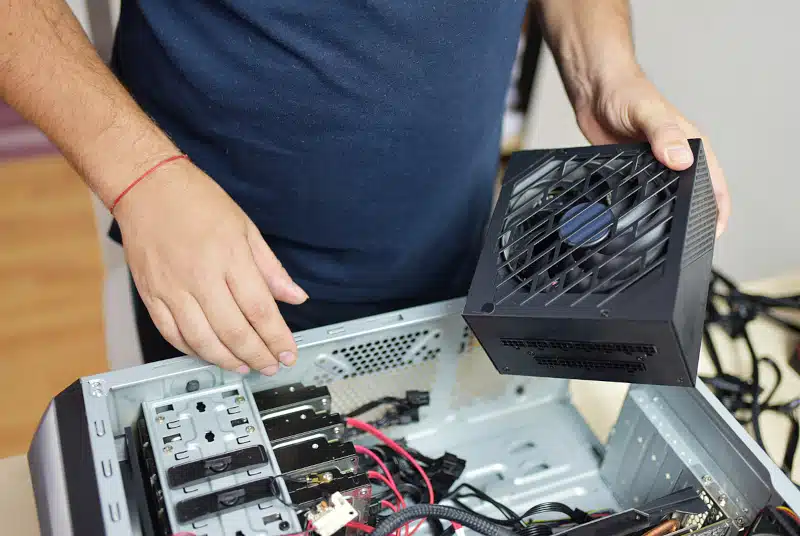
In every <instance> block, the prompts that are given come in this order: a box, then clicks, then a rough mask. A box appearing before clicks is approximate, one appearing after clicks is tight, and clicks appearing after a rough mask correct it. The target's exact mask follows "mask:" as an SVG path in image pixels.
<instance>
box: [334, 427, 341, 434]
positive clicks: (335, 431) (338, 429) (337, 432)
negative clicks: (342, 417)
mask: <svg viewBox="0 0 800 536" xmlns="http://www.w3.org/2000/svg"><path fill="white" fill-rule="evenodd" d="M340 431H341V429H340V428H339V427H338V426H337V427H336V428H334V429H333V433H334V434H336V435H339V432H340Z"/></svg>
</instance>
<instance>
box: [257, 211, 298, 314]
mask: <svg viewBox="0 0 800 536" xmlns="http://www.w3.org/2000/svg"><path fill="white" fill-rule="evenodd" d="M247 241H248V243H249V244H250V249H251V251H252V253H253V259H254V260H255V262H256V266H257V267H258V270H259V271H260V272H261V275H262V277H263V278H264V280H265V281H266V283H267V286H268V287H269V290H270V293H271V295H272V297H273V298H274V299H276V300H279V301H282V302H284V303H290V304H292V305H299V304H301V303H303V302H304V301H306V300H307V299H308V294H306V293H305V291H304V290H303V289H301V288H300V287H299V286H298V285H297V284H296V283H295V282H294V281H292V278H291V277H290V276H289V274H288V273H287V272H286V270H285V269H284V267H283V265H281V263H280V261H279V260H278V258H277V257H275V254H274V253H273V252H272V250H271V249H269V246H267V243H266V242H265V241H264V238H263V237H262V236H261V233H260V232H259V230H258V228H257V227H256V226H255V225H254V224H253V223H252V222H251V223H250V224H249V225H248V230H247Z"/></svg>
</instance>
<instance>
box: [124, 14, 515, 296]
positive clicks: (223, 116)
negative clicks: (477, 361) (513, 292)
mask: <svg viewBox="0 0 800 536" xmlns="http://www.w3.org/2000/svg"><path fill="white" fill-rule="evenodd" d="M525 7H526V2H525V1H523V0H483V1H479V0H335V1H323V2H319V1H313V0H191V1H164V0H123V2H122V12H121V17H120V23H119V28H118V33H117V40H116V45H115V51H114V66H115V70H116V72H117V75H118V76H119V78H120V79H121V81H122V82H123V83H124V84H125V85H126V86H127V87H128V89H129V90H130V91H131V93H132V94H133V96H134V97H135V98H136V100H137V101H138V102H139V104H140V105H141V106H142V107H143V108H144V110H145V111H146V112H147V113H148V114H150V116H151V117H153V119H154V120H155V121H156V122H157V123H158V124H159V125H160V126H161V127H162V128H163V129H164V130H165V131H166V132H167V133H168V134H169V135H170V136H171V137H172V139H173V140H174V141H175V142H176V143H177V144H178V146H179V147H181V149H182V150H184V151H185V152H186V153H188V154H189V155H190V157H191V158H192V160H193V161H194V162H195V163H196V164H197V165H198V166H200V167H201V168H202V169H203V170H205V171H206V172H207V173H208V174H209V175H210V176H211V177H213V178H214V179H215V180H216V181H217V182H218V183H219V184H220V185H221V186H222V187H223V188H224V189H225V190H226V191H227V192H228V193H229V194H230V195H231V196H232V197H233V199H234V200H235V201H236V202H237V203H238V204H239V205H240V206H241V207H242V208H243V209H244V211H245V212H246V213H247V214H248V215H249V216H250V218H252V220H253V221H254V222H255V223H256V225H257V226H258V228H259V229H260V230H261V232H262V233H263V235H264V237H265V239H266V241H267V243H268V244H269V245H270V247H271V248H272V249H273V251H274V252H275V254H276V255H277V256H278V258H279V259H280V260H281V262H282V263H283V264H284V266H285V267H286V269H287V270H288V272H289V274H290V275H291V276H292V277H293V278H294V279H295V280H296V281H297V282H298V283H299V284H300V285H301V286H302V287H303V288H304V289H305V290H306V291H307V292H308V293H309V295H310V296H311V297H312V298H315V299H318V300H324V301H331V302H351V303H360V302H368V301H390V300H403V299H414V298H419V297H424V298H426V299H432V300H433V299H444V298H447V297H452V296H457V295H459V294H462V293H465V292H466V290H467V287H468V285H469V281H470V279H471V277H472V271H473V269H474V266H475V263H476V261H477V255H478V250H479V248H480V243H481V240H482V234H483V229H484V225H485V223H486V221H487V218H488V215H489V212H490V204H491V196H492V188H493V182H494V178H495V174H496V171H497V162H498V154H499V147H500V132H501V122H502V116H503V111H504V104H505V95H506V91H507V88H508V85H509V82H510V76H511V68H512V64H513V61H514V57H515V53H516V48H517V42H518V39H519V31H520V27H521V23H522V18H523V14H524V11H525Z"/></svg>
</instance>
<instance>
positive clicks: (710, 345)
mask: <svg viewBox="0 0 800 536" xmlns="http://www.w3.org/2000/svg"><path fill="white" fill-rule="evenodd" d="M703 342H704V343H705V345H706V348H707V349H708V357H710V358H711V363H712V364H713V365H714V370H716V371H717V376H720V375H722V374H723V372H722V362H721V361H720V359H719V354H718V353H717V347H716V346H715V345H714V341H713V340H712V339H711V331H710V330H709V329H708V324H707V323H705V324H703Z"/></svg>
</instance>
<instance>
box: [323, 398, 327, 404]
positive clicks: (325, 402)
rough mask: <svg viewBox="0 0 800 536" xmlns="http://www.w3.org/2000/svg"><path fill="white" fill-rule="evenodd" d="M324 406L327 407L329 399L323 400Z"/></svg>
mask: <svg viewBox="0 0 800 536" xmlns="http://www.w3.org/2000/svg"><path fill="white" fill-rule="evenodd" d="M322 405H323V406H327V405H328V399H327V398H323V399H322Z"/></svg>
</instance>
